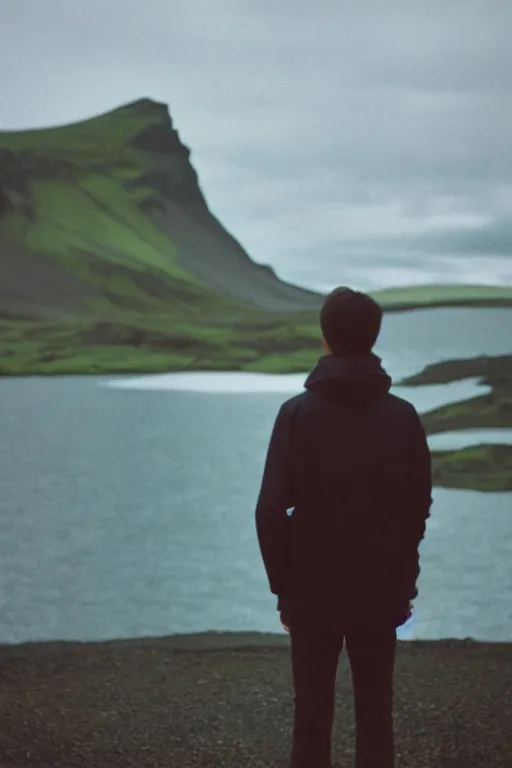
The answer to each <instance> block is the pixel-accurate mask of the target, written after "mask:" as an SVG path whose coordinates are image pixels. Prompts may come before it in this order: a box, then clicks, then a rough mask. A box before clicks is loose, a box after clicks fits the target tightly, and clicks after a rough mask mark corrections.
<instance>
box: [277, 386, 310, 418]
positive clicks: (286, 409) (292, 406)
mask: <svg viewBox="0 0 512 768" xmlns="http://www.w3.org/2000/svg"><path fill="white" fill-rule="evenodd" d="M307 395H308V391H307V390H305V391H304V392H299V393H298V394H297V395H293V397H289V398H288V400H285V401H284V403H282V405H281V408H280V411H282V412H283V413H285V414H292V413H294V412H295V411H296V409H297V408H298V407H299V406H300V404H301V403H302V402H304V400H306V399H307Z"/></svg>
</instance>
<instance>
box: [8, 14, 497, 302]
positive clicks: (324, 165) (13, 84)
mask: <svg viewBox="0 0 512 768" xmlns="http://www.w3.org/2000/svg"><path fill="white" fill-rule="evenodd" d="M0 11H1V13H0V65H1V76H0V129H3V130H9V129H20V128H29V127H30V128H33V127H41V126H47V125H55V124H59V123H63V122H70V121H74V120H79V119H83V118H87V117H90V116H92V115H95V114H98V113H100V112H104V111H107V110H109V109H111V108H113V107H116V106H119V105H120V104H123V103H126V102H129V101H133V100H135V99H139V98H142V97H150V98H153V99H155V100H157V101H164V102H166V103H167V104H168V105H169V108H170V112H171V115H172V118H173V121H174V124H175V127H176V128H177V129H178V131H179V134H180V137H181V139H182V141H183V142H184V143H185V144H186V145H187V146H189V147H190V148H191V150H192V162H193V164H194V166H195V167H196V170H197V171H198V173H199V177H200V181H201V185H202V188H203V191H204V192H205V195H206V197H207V200H208V202H209V205H210V208H211V209H212V211H213V212H214V213H215V214H216V215H217V216H219V217H220V219H221V220H222V222H223V223H224V224H225V226H226V227H227V228H228V229H229V230H230V231H231V232H232V234H234V235H235V236H236V237H237V238H238V239H239V240H240V241H241V243H242V244H243V245H244V247H245V248H246V249H247V251H248V252H249V254H250V255H251V257H252V258H253V259H255V260H256V261H259V262H263V263H270V264H272V265H273V266H274V268H275V269H276V271H277V273H278V274H279V276H280V277H282V278H283V279H286V280H289V281H290V282H294V283H297V284H300V285H306V286H309V287H313V288H317V289H320V290H328V289H330V288H331V287H333V286H334V285H337V284H349V285H352V286H353V287H356V288H359V289H362V290H368V289H371V288H374V287H381V286H382V287H387V286H394V285H403V284H410V283H425V282H473V283H474V282H480V283H481V282H484V283H512V258H510V257H511V255H512V224H511V221H512V219H511V214H512V153H511V150H512V45H511V42H510V41H511V39H512V2H510V0H482V1H481V2H472V1H471V0H452V1H451V2H449V1H447V0H430V2H427V0H423V1H422V2H416V0H402V2H398V0H374V2H371V1H370V0H359V1H358V2H356V1H355V0H348V1H345V0H338V1H335V0H317V1H316V3H313V2H311V0H182V1H181V2H178V0H144V1H143V2H142V0H0Z"/></svg>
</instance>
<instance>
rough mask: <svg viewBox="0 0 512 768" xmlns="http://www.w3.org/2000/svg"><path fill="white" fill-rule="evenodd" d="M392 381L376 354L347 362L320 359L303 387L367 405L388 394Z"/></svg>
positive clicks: (334, 357) (327, 357)
mask: <svg viewBox="0 0 512 768" xmlns="http://www.w3.org/2000/svg"><path fill="white" fill-rule="evenodd" d="M391 383H392V379H391V376H388V374H387V373H386V371H385V370H384V368H383V367H382V365H381V358H380V357H378V356H377V355H376V354H375V353H373V352H370V354H368V355H365V356H364V357H358V358H353V359H352V358H347V357H336V356H335V355H324V356H323V357H321V358H320V359H319V361H318V363H317V365H316V366H315V368H314V369H313V370H312V371H311V373H310V374H309V376H308V378H307V379H306V382H305V384H304V386H305V387H306V388H307V389H311V390H313V391H315V392H322V393H324V394H326V395H329V396H330V397H334V398H336V399H338V400H342V401H349V402H350V403H354V404H356V403H358V404H364V403H367V402H369V401H371V400H373V399H374V398H376V397H379V396H381V395H384V394H386V393H387V392H389V390H390V389H391Z"/></svg>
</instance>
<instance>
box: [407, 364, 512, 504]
mask: <svg viewBox="0 0 512 768" xmlns="http://www.w3.org/2000/svg"><path fill="white" fill-rule="evenodd" d="M468 378H477V379H478V380H479V383H481V384H485V385H487V386H488V387H491V391H490V392H489V394H486V395H479V396H478V397H473V398H470V399H469V400H463V401H462V402H455V403H450V404H448V405H443V406H442V407H441V408H436V409H434V410H431V411H429V412H428V413H425V414H423V415H422V419H423V424H424V426H425V429H426V432H427V434H428V435H434V434H436V433H439V432H452V431H455V430H464V429H493V428H498V429H499V428H504V427H512V355H503V356H499V357H487V356H481V357H476V358H470V359H458V360H446V361H443V362H441V363H435V364H433V365H429V366H427V367H426V368H425V369H424V370H423V371H421V372H420V373H418V374H416V375H414V376H410V377H408V378H406V379H404V380H402V381H401V382H398V383H399V384H400V385H404V386H405V385H406V386H422V385H426V384H446V383H448V382H450V381H459V380H461V379H468ZM432 468H433V477H434V482H435V484H436V485H441V486H444V487H448V488H466V489H472V490H477V491H512V445H500V444H494V443H493V444H490V445H485V444H482V445H475V446H468V447H466V448H463V449H461V450H458V451H434V452H433V456H432Z"/></svg>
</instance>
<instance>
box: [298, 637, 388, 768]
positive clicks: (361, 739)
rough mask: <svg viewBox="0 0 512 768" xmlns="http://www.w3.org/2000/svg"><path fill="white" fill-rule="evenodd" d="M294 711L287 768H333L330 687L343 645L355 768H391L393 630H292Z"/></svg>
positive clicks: (333, 682)
mask: <svg viewBox="0 0 512 768" xmlns="http://www.w3.org/2000/svg"><path fill="white" fill-rule="evenodd" d="M290 637H291V661H292V674H293V684H294V689H295V699H294V702H295V711H294V724H293V741H292V751H291V761H290V768H331V734H332V726H333V719H334V687H335V681H336V673H337V668H338V659H339V656H340V653H341V651H342V649H343V643H344V641H346V645H347V653H348V658H349V661H350V668H351V672H352V683H353V690H354V709H355V720H356V723H355V725H356V745H355V748H356V759H355V768H393V766H394V735H393V671H394V664H395V651H396V629H395V628H394V627H393V628H391V629H384V630H376V631H370V630H366V631H364V632H363V631H359V632H349V633H346V632H345V631H343V630H339V631H332V630H330V631H318V629H316V630H315V628H314V625H313V626H311V625H310V626H309V628H307V627H304V628H301V627H299V626H295V627H294V626H291V627H290Z"/></svg>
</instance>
